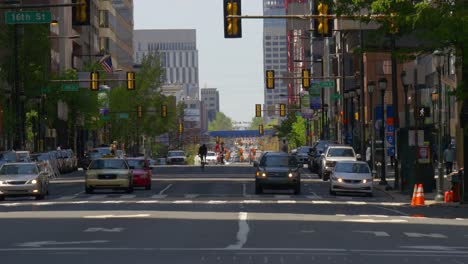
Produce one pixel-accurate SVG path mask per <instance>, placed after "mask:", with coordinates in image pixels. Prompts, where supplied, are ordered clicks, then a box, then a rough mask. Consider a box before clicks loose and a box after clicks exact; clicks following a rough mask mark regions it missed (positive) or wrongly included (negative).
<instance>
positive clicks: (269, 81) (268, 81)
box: [266, 70, 275, 89]
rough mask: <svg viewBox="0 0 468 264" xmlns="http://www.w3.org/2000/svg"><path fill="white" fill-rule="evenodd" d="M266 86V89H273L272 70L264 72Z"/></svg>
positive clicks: (273, 75)
mask: <svg viewBox="0 0 468 264" xmlns="http://www.w3.org/2000/svg"><path fill="white" fill-rule="evenodd" d="M266 86H267V89H275V71H274V70H267V71H266Z"/></svg>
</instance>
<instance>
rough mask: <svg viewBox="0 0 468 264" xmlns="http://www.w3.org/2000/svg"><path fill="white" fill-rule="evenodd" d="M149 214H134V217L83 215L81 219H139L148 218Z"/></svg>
mask: <svg viewBox="0 0 468 264" xmlns="http://www.w3.org/2000/svg"><path fill="white" fill-rule="evenodd" d="M148 216H150V215H149V214H134V215H111V214H110V215H85V216H83V218H90V219H93V218H95V219H106V218H140V217H148Z"/></svg>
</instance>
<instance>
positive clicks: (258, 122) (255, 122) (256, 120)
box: [249, 117, 263, 130]
mask: <svg viewBox="0 0 468 264" xmlns="http://www.w3.org/2000/svg"><path fill="white" fill-rule="evenodd" d="M261 124H263V118H262V117H254V118H252V122H251V123H250V127H249V129H250V130H255V129H258V126H259V125H261Z"/></svg>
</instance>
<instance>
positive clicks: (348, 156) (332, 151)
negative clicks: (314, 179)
mask: <svg viewBox="0 0 468 264" xmlns="http://www.w3.org/2000/svg"><path fill="white" fill-rule="evenodd" d="M360 158H361V155H359V154H356V153H355V152H354V149H353V147H350V146H345V145H331V146H329V147H328V148H327V149H326V150H325V152H324V153H322V156H321V164H320V165H321V166H322V169H321V170H320V171H321V173H322V175H321V176H322V177H321V178H322V180H324V181H328V179H329V177H330V172H331V170H332V169H333V167H335V164H336V162H337V161H344V160H351V161H357V160H359V159H360Z"/></svg>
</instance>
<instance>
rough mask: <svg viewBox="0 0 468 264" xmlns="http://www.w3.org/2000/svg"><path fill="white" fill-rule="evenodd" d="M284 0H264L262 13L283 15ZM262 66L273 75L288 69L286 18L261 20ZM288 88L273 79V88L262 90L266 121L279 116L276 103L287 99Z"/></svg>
mask: <svg viewBox="0 0 468 264" xmlns="http://www.w3.org/2000/svg"><path fill="white" fill-rule="evenodd" d="M285 14H286V6H285V0H264V1H263V15H265V16H267V15H285ZM263 58H264V59H263V60H264V61H263V67H264V70H265V71H266V70H274V71H275V77H281V76H286V74H287V71H288V51H287V35H286V20H284V19H264V20H263ZM265 87H266V85H265ZM287 95H288V89H287V85H286V83H285V82H283V81H282V80H279V79H277V80H275V89H271V90H270V89H266V88H265V91H264V96H265V105H264V109H266V110H267V111H265V112H264V114H265V116H266V121H268V120H271V119H274V118H276V117H279V111H277V109H278V105H279V104H280V103H286V102H287V100H288V97H287Z"/></svg>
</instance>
